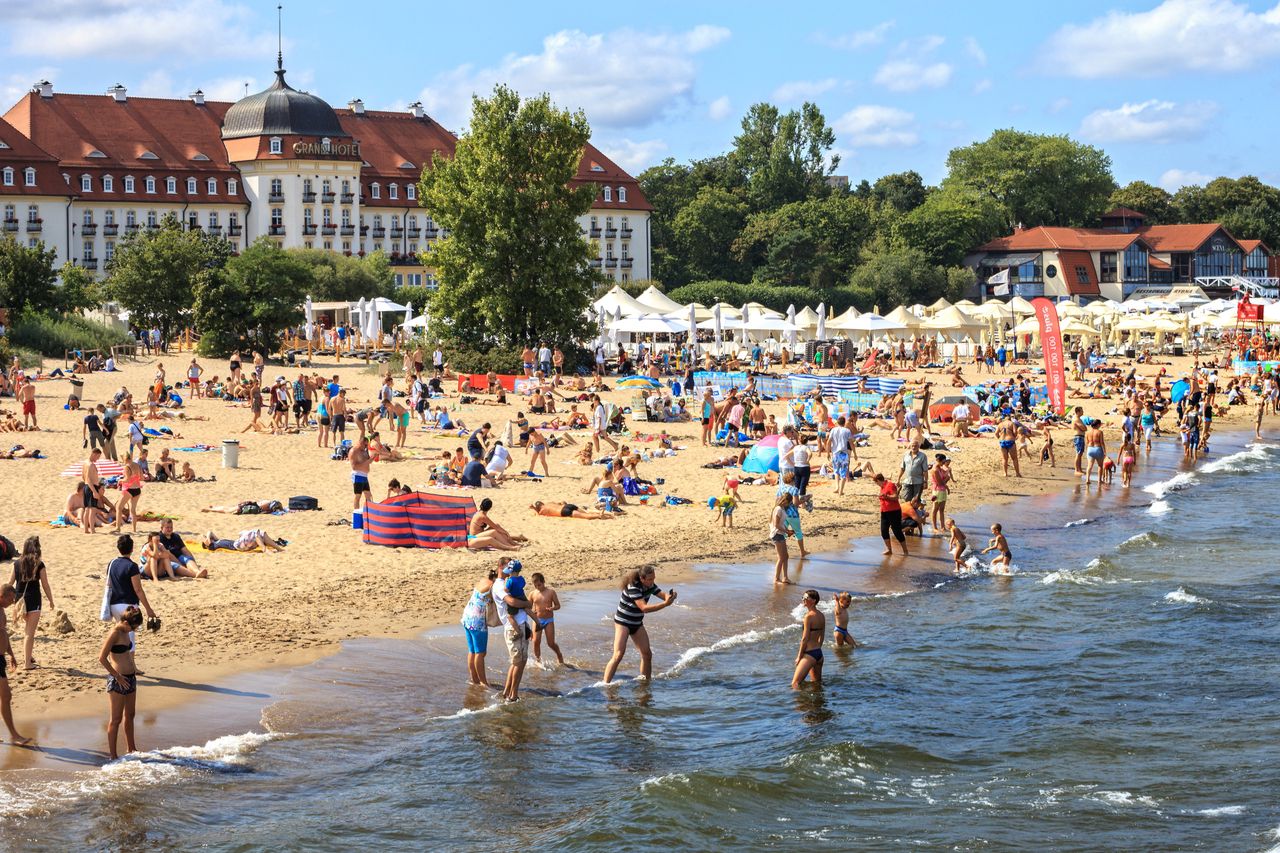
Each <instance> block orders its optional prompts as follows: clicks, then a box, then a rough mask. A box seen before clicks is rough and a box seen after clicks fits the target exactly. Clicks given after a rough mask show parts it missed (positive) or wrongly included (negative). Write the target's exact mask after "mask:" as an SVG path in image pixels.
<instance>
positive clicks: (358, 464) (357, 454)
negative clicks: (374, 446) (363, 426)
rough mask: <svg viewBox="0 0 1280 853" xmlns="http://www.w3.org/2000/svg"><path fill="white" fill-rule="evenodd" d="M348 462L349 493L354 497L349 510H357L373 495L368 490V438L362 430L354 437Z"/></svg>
mask: <svg viewBox="0 0 1280 853" xmlns="http://www.w3.org/2000/svg"><path fill="white" fill-rule="evenodd" d="M350 460H351V492H352V494H353V495H354V497H353V498H352V504H351V508H352V509H353V510H359V509H361V508H362V507H363V506H364V504H367V503H368V502H369V501H371V500H373V493H372V492H371V491H370V489H369V466H370V464H371V462H372V457H371V456H370V455H369V436H368V435H366V434H365V431H364V430H360V434H359V435H358V436H356V443H355V445H353V446H352V448H351V453H350Z"/></svg>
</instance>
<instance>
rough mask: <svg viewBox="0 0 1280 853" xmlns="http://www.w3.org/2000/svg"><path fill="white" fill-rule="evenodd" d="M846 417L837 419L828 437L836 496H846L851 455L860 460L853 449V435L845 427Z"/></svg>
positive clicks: (842, 416)
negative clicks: (845, 486)
mask: <svg viewBox="0 0 1280 853" xmlns="http://www.w3.org/2000/svg"><path fill="white" fill-rule="evenodd" d="M845 423H846V421H845V417H844V415H841V416H840V417H838V418H836V425H835V426H834V427H832V429H831V433H830V435H828V436H827V445H828V447H830V448H831V469H832V472H833V473H834V474H835V487H836V494H837V495H843V494H844V484H845V483H846V482H848V480H849V453H850V452H851V451H852V453H853V458H854V459H857V458H858V451H857V450H856V449H854V447H853V433H852V432H851V431H850V430H849V428H848V427H847V426H845Z"/></svg>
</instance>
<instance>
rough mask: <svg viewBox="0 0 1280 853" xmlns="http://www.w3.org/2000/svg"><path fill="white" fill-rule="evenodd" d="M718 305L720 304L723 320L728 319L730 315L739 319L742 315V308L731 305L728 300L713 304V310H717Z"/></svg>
mask: <svg viewBox="0 0 1280 853" xmlns="http://www.w3.org/2000/svg"><path fill="white" fill-rule="evenodd" d="M716 305H719V306H720V319H722V320H727V319H729V318H730V317H732V318H733V319H735V320H737V319H740V318H741V317H742V309H741V308H735V307H733V306H732V305H730V304H729V303H728V302H717V303H716V304H715V305H712V306H711V310H712V311H715V310H716ZM725 328H728V327H727V326H726V327H725Z"/></svg>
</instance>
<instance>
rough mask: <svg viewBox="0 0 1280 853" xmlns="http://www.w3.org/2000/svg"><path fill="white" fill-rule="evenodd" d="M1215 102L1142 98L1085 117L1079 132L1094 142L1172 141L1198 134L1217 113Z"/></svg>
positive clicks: (1096, 111)
mask: <svg viewBox="0 0 1280 853" xmlns="http://www.w3.org/2000/svg"><path fill="white" fill-rule="evenodd" d="M1217 112H1218V107H1217V105H1216V104H1213V103H1208V102H1195V103H1186V104H1175V103H1173V102H1172V101H1155V100H1151V101H1143V102H1142V103H1140V104H1122V105H1121V106H1119V107H1117V108H1115V109H1113V110H1095V111H1094V112H1091V113H1089V114H1088V115H1087V116H1085V117H1084V121H1083V122H1081V124H1080V135H1081V136H1082V137H1083V138H1085V139H1089V140H1092V141H1094V142H1147V143H1153V142H1155V143H1159V142H1174V141H1177V140H1183V139H1188V138H1194V137H1198V136H1200V135H1201V134H1202V133H1203V132H1204V129H1205V126H1206V125H1207V124H1208V123H1209V122H1210V121H1211V120H1212V119H1213V117H1214V116H1215V115H1216V114H1217Z"/></svg>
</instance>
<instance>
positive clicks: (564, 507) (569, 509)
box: [529, 501, 613, 520]
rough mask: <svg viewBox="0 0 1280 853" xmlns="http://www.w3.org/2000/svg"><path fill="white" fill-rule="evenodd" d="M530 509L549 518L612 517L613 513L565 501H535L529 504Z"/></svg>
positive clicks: (535, 513)
mask: <svg viewBox="0 0 1280 853" xmlns="http://www.w3.org/2000/svg"><path fill="white" fill-rule="evenodd" d="M529 509H531V510H533V513H534V515H545V516H547V517H548V518H585V519H592V520H594V519H598V518H612V517H613V515H612V514H611V513H607V512H602V511H600V510H594V509H582V508H581V507H579V506H577V505H576V504H571V503H565V502H564V501H534V502H533V503H531V504H530V505H529Z"/></svg>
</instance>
